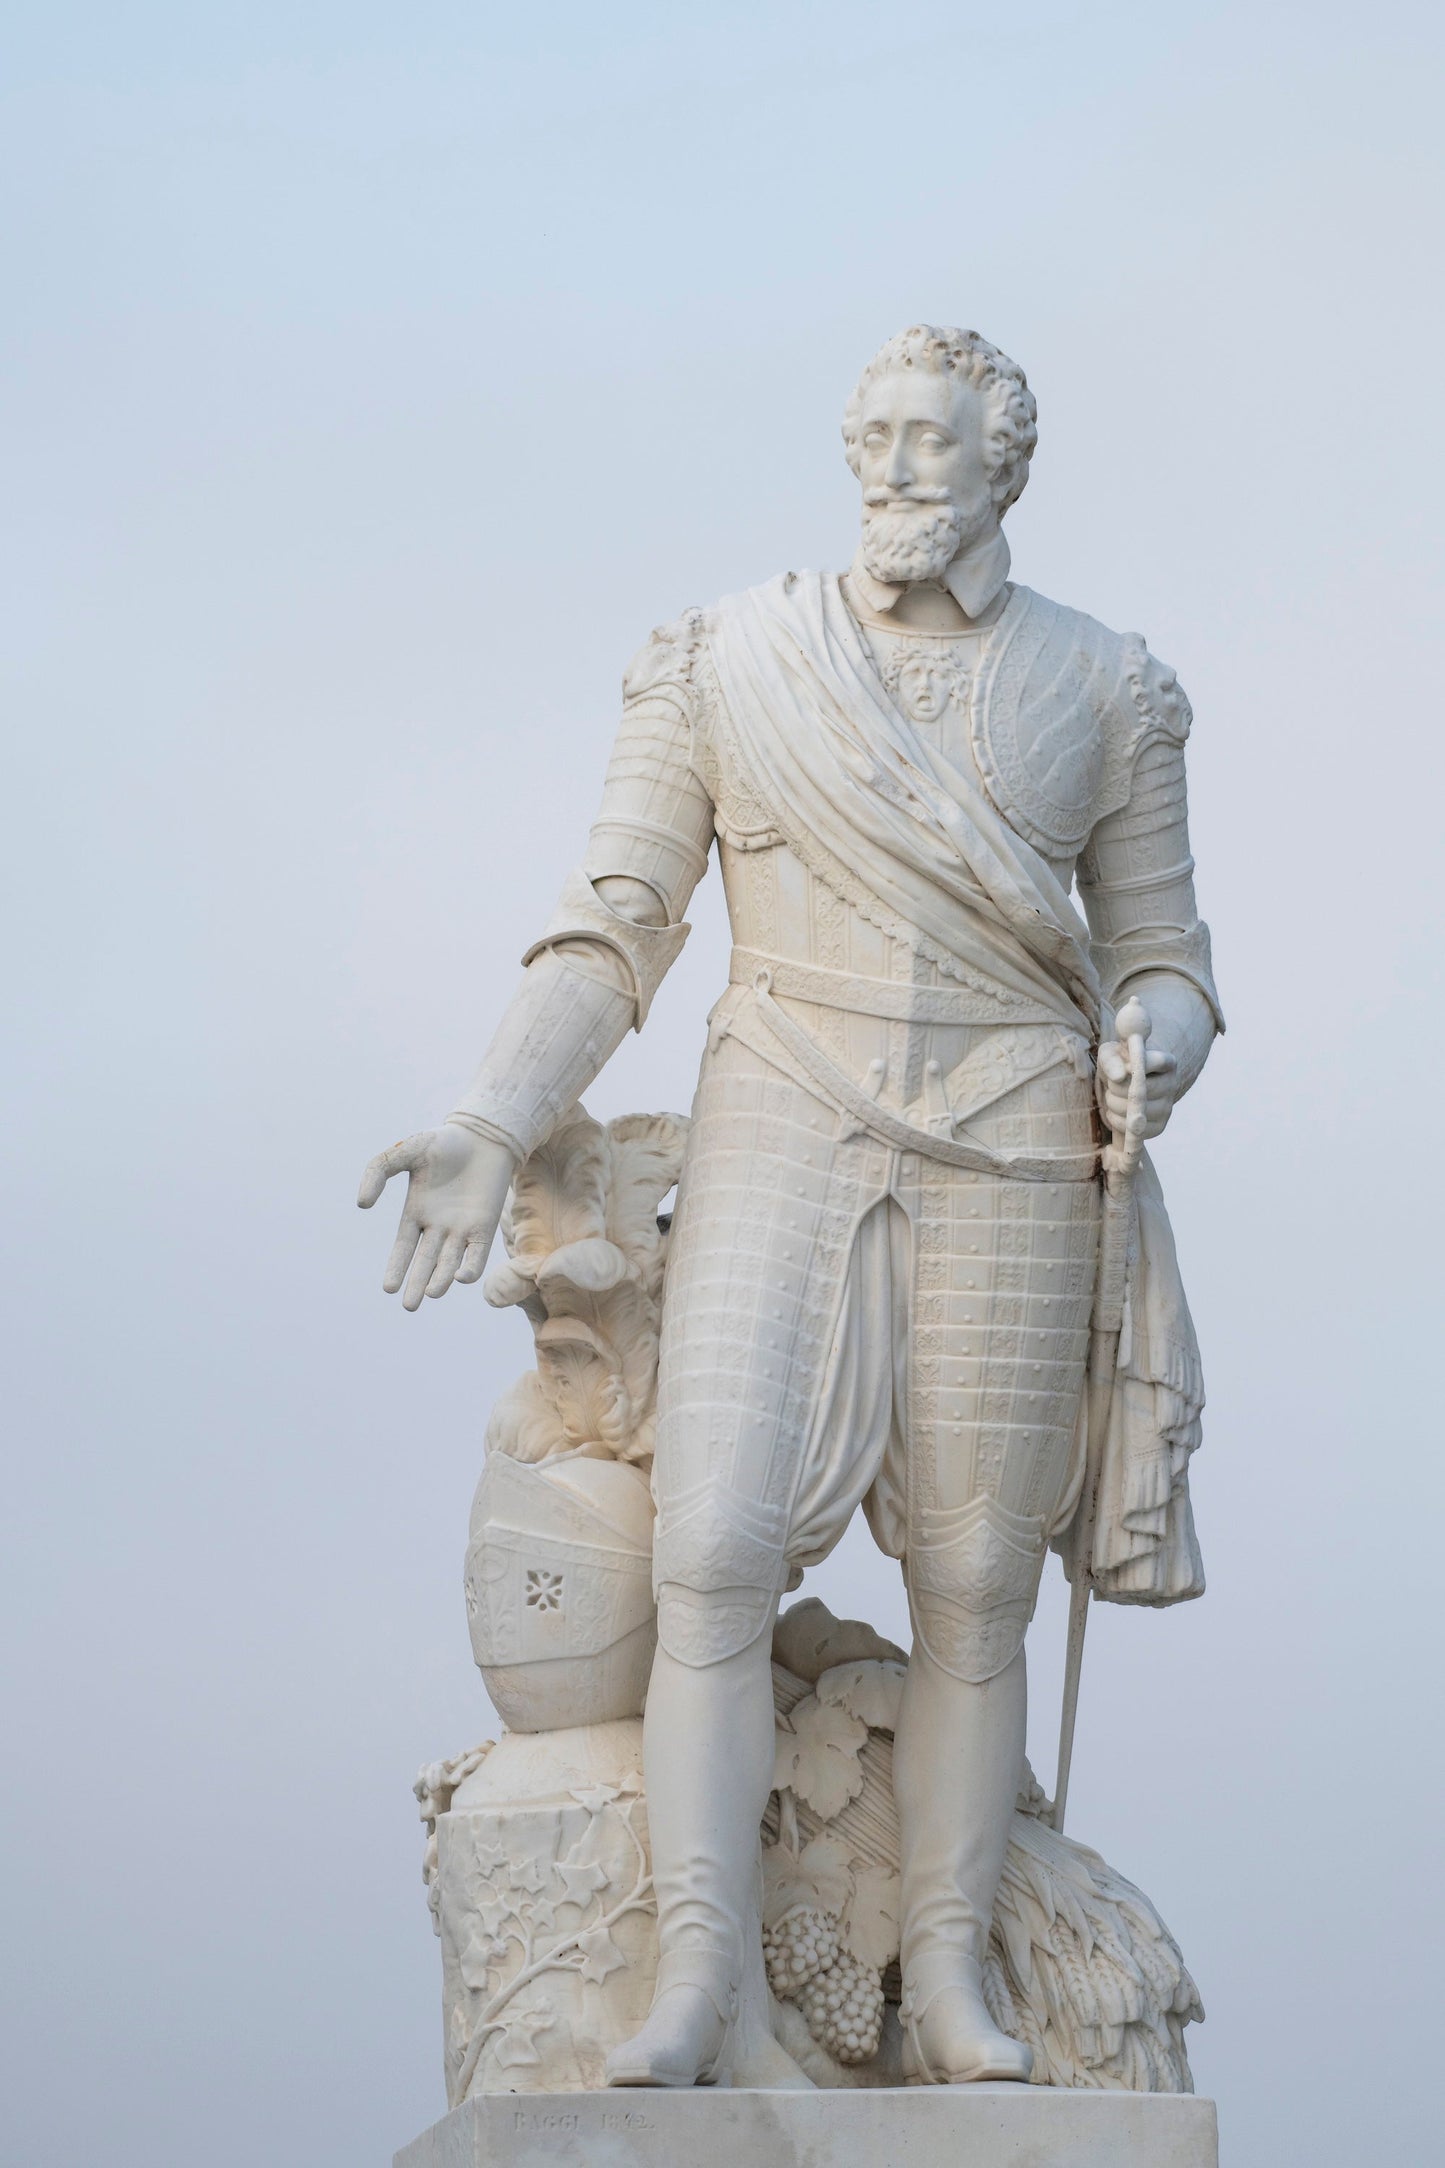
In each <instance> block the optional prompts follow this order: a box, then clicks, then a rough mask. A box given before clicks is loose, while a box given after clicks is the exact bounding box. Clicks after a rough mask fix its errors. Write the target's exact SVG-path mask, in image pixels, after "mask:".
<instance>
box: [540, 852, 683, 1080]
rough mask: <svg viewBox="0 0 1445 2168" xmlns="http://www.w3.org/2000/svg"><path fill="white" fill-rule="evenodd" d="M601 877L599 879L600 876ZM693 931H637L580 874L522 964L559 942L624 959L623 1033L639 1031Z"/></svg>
mask: <svg viewBox="0 0 1445 2168" xmlns="http://www.w3.org/2000/svg"><path fill="white" fill-rule="evenodd" d="M607 870H608V871H609V872H611V873H618V874H622V873H627V871H628V869H627V868H626V867H625V866H622V865H616V866H611V867H609V868H608V869H607ZM602 877H603V876H602V875H601V874H598V875H597V876H596V878H598V879H601V878H602ZM650 885H652V884H650V883H649V886H650ZM691 931H692V929H691V927H690V926H687V925H677V926H639V925H636V924H635V923H634V922H633V921H632V920H631V919H629V918H623V917H622V916H621V914H620V913H619V912H617V911H613V910H609V908H608V906H607V905H606V904H605V903H604V902H603V901H602V898H601V897H600V896H599V895H598V893H597V890H596V889H595V887H594V886H593V884H592V880H591V879H590V878H589V877H588V875H587V874H586V872H584V871H582V870H580V869H579V870H578V871H576V872H574V873H570V874H569V875H568V876H567V879H566V881H565V882H564V883H563V887H562V893H561V896H560V897H559V898H558V901H557V908H556V910H555V911H554V912H553V913H552V917H551V919H550V921H549V923H548V925H547V928H546V930H545V932H544V933H543V934H542V936H541V938H540V939H539V940H536V941H534V942H533V943H532V946H531V947H530V948H529V949H528V951H527V953H526V955H525V956H524V957H523V958H522V961H523V963H524V964H526V965H528V966H529V968H531V969H535V968H536V963H537V960H538V959H539V958H540V957H541V956H542V955H543V954H544V953H545V951H546V950H548V949H550V948H555V947H556V946H557V944H558V943H559V942H561V941H588V942H591V943H592V944H593V945H594V946H595V945H598V944H600V945H601V946H602V947H603V948H606V949H610V950H611V951H612V953H613V955H615V956H616V957H618V958H619V959H620V961H621V963H622V966H623V969H624V970H625V972H626V974H627V983H628V985H629V986H630V987H631V989H632V997H631V1001H630V1003H629V1006H630V1008H631V1011H632V1013H631V1014H630V1015H629V1016H628V1017H627V1020H626V1024H624V1026H623V1032H625V1030H626V1027H627V1024H631V1025H632V1026H633V1027H634V1028H635V1029H636V1030H638V1031H641V1029H642V1027H643V1025H644V1024H645V1023H646V1021H647V1012H648V1010H649V1009H650V1008H651V1006H652V997H653V995H654V994H655V993H656V992H657V989H658V987H659V986H660V985H661V984H662V981H663V978H664V977H665V976H666V974H667V972H668V970H669V969H670V968H671V966H672V965H673V963H675V962H676V960H677V956H678V953H679V951H680V950H681V948H682V944H683V942H684V941H685V940H686V939H687V937H688V935H689V933H690V932H691ZM623 1032H619V1033H618V1035H617V1037H616V1038H615V1039H614V1040H613V1042H612V1046H610V1047H609V1048H608V1049H607V1051H608V1053H609V1054H610V1053H611V1052H612V1048H613V1047H615V1046H618V1045H620V1044H621V1041H622V1037H623ZM599 1066H600V1064H599ZM589 1081H590V1079H589Z"/></svg>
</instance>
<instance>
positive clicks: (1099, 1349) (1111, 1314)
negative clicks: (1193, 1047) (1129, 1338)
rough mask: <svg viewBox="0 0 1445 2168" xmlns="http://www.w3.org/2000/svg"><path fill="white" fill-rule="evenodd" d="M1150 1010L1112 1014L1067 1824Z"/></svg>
mask: <svg viewBox="0 0 1445 2168" xmlns="http://www.w3.org/2000/svg"><path fill="white" fill-rule="evenodd" d="M1150 1028H1151V1027H1150V1023H1149V1014H1148V1011H1147V1010H1146V1009H1145V1007H1144V1005H1143V1003H1142V1002H1140V1001H1136V1000H1135V999H1134V998H1133V996H1132V995H1131V996H1130V998H1129V1000H1128V1001H1126V1002H1125V1004H1124V1006H1123V1008H1122V1009H1120V1011H1119V1013H1118V1015H1117V1016H1116V1017H1115V1019H1114V1035H1115V1038H1116V1039H1118V1040H1119V1041H1120V1042H1121V1043H1122V1044H1123V1045H1124V1046H1125V1047H1126V1048H1127V1049H1128V1056H1129V1107H1128V1112H1127V1114H1126V1116H1125V1120H1124V1128H1123V1132H1122V1134H1121V1133H1120V1132H1119V1131H1117V1130H1116V1131H1115V1132H1114V1134H1113V1136H1112V1138H1111V1140H1110V1142H1109V1143H1108V1144H1106V1145H1105V1146H1104V1150H1103V1153H1102V1155H1101V1156H1102V1160H1103V1169H1104V1199H1103V1204H1104V1211H1103V1223H1102V1225H1101V1227H1100V1230H1099V1278H1098V1282H1097V1285H1096V1286H1095V1289H1094V1314H1093V1316H1092V1318H1091V1319H1090V1321H1089V1371H1088V1391H1087V1402H1086V1414H1085V1446H1086V1452H1085V1460H1084V1485H1083V1489H1082V1491H1081V1492H1080V1495H1079V1526H1078V1533H1077V1535H1076V1537H1075V1539H1074V1573H1073V1579H1072V1580H1071V1581H1070V1583H1069V1638H1068V1644H1067V1648H1066V1651H1065V1656H1064V1704H1063V1709H1062V1711H1061V1713H1060V1717H1059V1766H1058V1774H1057V1776H1056V1777H1055V1779H1054V1804H1053V1810H1052V1813H1051V1816H1050V1820H1051V1822H1052V1825H1053V1827H1054V1828H1055V1829H1058V1830H1062V1828H1063V1826H1064V1807H1065V1805H1066V1803H1067V1800H1068V1796H1069V1768H1070V1765H1071V1764H1072V1762H1073V1758H1074V1725H1075V1722H1076V1721H1077V1718H1078V1714H1079V1680H1080V1678H1081V1676H1082V1674H1083V1669H1084V1634H1085V1632H1086V1631H1087V1628H1088V1624H1089V1598H1090V1597H1091V1596H1092V1595H1093V1593H1094V1533H1095V1529H1096V1528H1097V1526H1098V1519H1099V1484H1100V1480H1101V1478H1102V1476H1103V1472H1104V1440H1105V1438H1106V1436H1107V1435H1108V1429H1109V1411H1110V1409H1111V1407H1112V1405H1113V1400H1114V1382H1115V1377H1116V1374H1117V1371H1118V1367H1119V1334H1120V1331H1121V1329H1122V1327H1123V1323H1124V1273H1125V1268H1126V1266H1127V1264H1128V1261H1129V1223H1130V1218H1131V1216H1132V1212H1133V1204H1134V1170H1135V1168H1136V1167H1137V1166H1138V1164H1139V1155H1140V1153H1141V1152H1142V1151H1143V1149H1144V1130H1145V1128H1146V1126H1147V1123H1148V1119H1149V1113H1148V1100H1149V1080H1148V1076H1147V1074H1146V1072H1145V1067H1144V1042H1145V1041H1146V1039H1147V1038H1148V1037H1149V1032H1150Z"/></svg>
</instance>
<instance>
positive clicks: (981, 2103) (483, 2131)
mask: <svg viewBox="0 0 1445 2168" xmlns="http://www.w3.org/2000/svg"><path fill="white" fill-rule="evenodd" d="M680 2163H685V2164H686V2168H1218V2163H1219V2141H1218V2130H1217V2126H1216V2121H1215V2113H1214V2102H1213V2101H1212V2100H1198V2099H1196V2098H1194V2096H1193V2095H1192V2094H1180V2093H1116V2092H1108V2093H1103V2092H1097V2093H1096V2092H1082V2091H1080V2092H1069V2091H1064V2090H1061V2089H1060V2090H1055V2089H1054V2088H1052V2087H1048V2086H1015V2085H966V2086H941V2085H930V2086H910V2087H907V2088H905V2089H901V2090H897V2091H895V2090H885V2089H883V2088H878V2087H872V2088H868V2089H864V2090H859V2091H856V2092H854V2091H818V2092H811V2093H804V2092H797V2093H791V2092H708V2091H694V2092H633V2091H612V2092H596V2093H553V2094H551V2095H541V2094H536V2093H532V2094H527V2095H522V2094H506V2093H490V2094H487V2095H484V2096H483V2097H481V2098H479V2099H473V2100H468V2101H467V2102H465V2103H464V2105H463V2106H462V2107H460V2108H456V2109H454V2110H453V2112H452V2113H451V2114H450V2115H448V2116H446V2117H445V2118H444V2119H443V2120H442V2121H441V2122H440V2123H436V2124H434V2125H433V2126H432V2128H431V2129H430V2130H428V2131H424V2132H423V2134H422V2136H421V2137H419V2138H417V2139H415V2140H414V2141H413V2142H412V2144H410V2145H408V2146H403V2148H402V2150H401V2151H400V2152H399V2153H398V2154H397V2156H396V2160H395V2168H679V2164H680Z"/></svg>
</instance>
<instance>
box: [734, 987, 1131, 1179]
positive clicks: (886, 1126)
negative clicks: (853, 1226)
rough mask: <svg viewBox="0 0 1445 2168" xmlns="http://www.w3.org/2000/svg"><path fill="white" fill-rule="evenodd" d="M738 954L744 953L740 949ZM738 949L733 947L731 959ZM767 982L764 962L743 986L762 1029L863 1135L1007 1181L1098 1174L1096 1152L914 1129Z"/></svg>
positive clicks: (947, 1164)
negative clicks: (1036, 1149)
mask: <svg viewBox="0 0 1445 2168" xmlns="http://www.w3.org/2000/svg"><path fill="white" fill-rule="evenodd" d="M742 953H744V954H746V951H743V952H742ZM738 954H739V951H738V950H736V949H735V950H734V951H733V955H734V959H736V957H737V956H738ZM788 968H790V969H791V968H802V967H793V966H789V967H788ZM809 968H810V967H809ZM840 976H841V974H840ZM772 984H773V978H772V970H771V967H770V966H769V965H768V964H767V963H766V962H764V964H763V966H762V968H761V969H760V970H759V971H758V973H757V975H756V977H755V978H754V979H752V980H751V982H749V991H750V992H751V994H752V997H753V1000H754V1001H755V1002H756V1004H757V1007H758V1010H759V1012H760V1014H761V1016H762V1018H763V1021H764V1023H765V1024H766V1026H767V1029H768V1030H769V1031H770V1032H771V1033H772V1034H773V1036H774V1038H776V1039H777V1040H779V1041H780V1042H781V1044H782V1045H783V1046H784V1047H786V1049H787V1050H788V1052H789V1053H790V1054H791V1055H792V1056H793V1058H794V1060H795V1061H796V1062H797V1063H798V1065H799V1067H800V1068H802V1069H803V1070H804V1071H805V1072H806V1073H807V1074H808V1075H809V1076H810V1077H811V1078H812V1080H813V1082H814V1083H815V1084H816V1085H817V1087H818V1089H819V1091H820V1092H821V1093H822V1095H823V1097H824V1099H826V1100H827V1101H828V1102H829V1103H830V1104H831V1105H833V1106H835V1107H837V1108H838V1109H839V1110H840V1112H842V1113H843V1114H846V1115H848V1116H849V1117H850V1118H851V1119H852V1121H854V1122H855V1123H856V1124H857V1126H858V1128H859V1129H861V1130H863V1131H864V1132H865V1133H867V1134H868V1135H870V1136H875V1137H880V1138H882V1140H883V1142H884V1143H885V1144H891V1145H893V1146H895V1147H896V1148H897V1149H898V1150H899V1151H903V1152H917V1153H918V1154H919V1155H920V1156H921V1157H922V1158H925V1159H939V1160H942V1161H943V1163H944V1165H945V1166H949V1167H971V1168H973V1170H974V1171H975V1173H978V1174H992V1175H997V1176H1001V1177H1002V1178H1003V1179H1004V1180H1006V1181H1011V1182H1092V1181H1093V1180H1094V1178H1095V1176H1096V1175H1097V1174H1098V1171H1099V1156H1098V1154H1097V1152H1068V1153H1060V1154H1058V1156H1057V1157H1054V1156H1051V1155H1048V1154H1044V1153H1035V1154H1032V1155H1024V1154H1016V1155H1015V1154H1010V1153H1006V1152H995V1151H992V1150H991V1149H990V1148H989V1146H988V1145H986V1144H979V1143H965V1142H964V1141H963V1140H962V1139H961V1138H958V1137H947V1136H939V1135H937V1134H936V1133H935V1132H934V1131H933V1130H931V1129H915V1128H914V1126H913V1124H912V1123H911V1122H905V1121H904V1120H903V1118H902V1116H901V1115H899V1114H895V1113H893V1112H892V1110H891V1109H890V1108H888V1107H882V1106H879V1104H878V1102H877V1100H876V1099H870V1098H869V1097H868V1094H867V1093H866V1092H865V1091H862V1090H860V1089H859V1087H858V1086H857V1085H856V1084H855V1083H854V1082H853V1080H852V1078H851V1077H849V1076H847V1075H845V1074H844V1072H843V1070H841V1069H840V1068H838V1066H837V1065H836V1063H834V1062H832V1061H830V1060H829V1058H828V1056H827V1055H826V1054H825V1053H824V1052H823V1049H822V1048H821V1047H820V1046H819V1045H818V1044H817V1043H816V1041H815V1040H813V1039H810V1038H809V1037H808V1034H807V1032H806V1031H804V1030H803V1029H802V1027H801V1025H798V1024H795V1023H794V1021H793V1019H792V1017H791V1016H789V1015H788V1013H787V1011H786V1009H780V1008H779V1007H778V1004H777V1003H776V1001H774V999H773V997H772V992H771V987H772ZM800 998H801V997H800Z"/></svg>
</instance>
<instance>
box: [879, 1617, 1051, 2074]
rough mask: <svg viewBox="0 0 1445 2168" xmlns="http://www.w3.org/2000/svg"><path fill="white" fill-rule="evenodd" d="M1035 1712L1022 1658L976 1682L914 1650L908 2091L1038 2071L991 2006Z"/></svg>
mask: <svg viewBox="0 0 1445 2168" xmlns="http://www.w3.org/2000/svg"><path fill="white" fill-rule="evenodd" d="M1026 1712H1027V1683H1026V1677H1025V1672H1024V1659H1023V1653H1022V1651H1020V1652H1019V1654H1018V1655H1016V1656H1015V1657H1014V1658H1013V1660H1012V1662H1011V1663H1009V1664H1007V1665H1006V1666H1005V1667H1004V1669H1003V1670H1002V1671H1001V1672H1000V1673H998V1674H997V1675H996V1676H995V1677H993V1678H991V1679H988V1680H987V1681H984V1682H982V1683H975V1682H972V1681H969V1680H965V1679H958V1678H955V1677H952V1676H951V1675H950V1674H949V1673H948V1672H946V1671H944V1670H943V1669H942V1667H941V1666H940V1665H939V1664H937V1663H936V1662H935V1661H934V1659H933V1658H932V1657H930V1656H929V1654H928V1652H927V1650H926V1649H925V1648H923V1647H922V1646H921V1645H920V1644H919V1643H918V1642H915V1644H914V1649H913V1655H912V1657H911V1659H910V1661H909V1666H908V1680H907V1684H906V1687H905V1689H904V1698H903V1708H902V1711H901V1714H900V1717H899V1724H898V1735H897V1739H896V1742H895V1746H894V1756H893V1782H894V1794H895V1797H896V1799H897V1802H898V1820H899V1827H900V1832H901V1836H902V1855H903V1856H902V1866H903V1896H902V1904H903V1923H902V1940H903V2006H902V2010H901V2012H900V2016H901V2018H902V2023H903V2074H904V2077H905V2079H906V2081H907V2082H908V2083H910V2084H914V2085H968V2084H977V2083H979V2082H980V2081H982V2080H995V2081H997V2080H1013V2081H1016V2082H1018V2083H1020V2084H1025V2083H1027V2081H1028V2079H1029V2076H1030V2074H1031V2072H1032V2070H1033V2055H1032V2052H1031V2050H1030V2049H1029V2048H1027V2047H1026V2046H1024V2045H1023V2043H1022V2042H1021V2041H1018V2040H1012V2039H1010V2038H1009V2036H1008V2034H1007V2033H1005V2032H1002V2031H1001V2030H1000V2029H999V2027H998V2026H997V2025H996V2024H995V2023H994V2020H993V2018H992V2017H991V2016H990V2014H989V2009H988V2005H987V2003H986V2002H985V2000H984V1995H983V1965H984V1960H985V1958H986V1957H987V1954H988V1937H989V1928H990V1926H991V1924H992V1920H993V1906H994V1898H995V1897H996V1895H997V1893H998V1884H999V1876H1000V1875H1001V1874H1002V1872H1003V1861H1004V1853H1005V1851H1006V1849H1007V1846H1008V1835H1009V1827H1010V1824H1011V1822H1012V1820H1013V1813H1014V1802H1015V1800H1016V1798H1017V1795H1018V1787H1019V1779H1020V1776H1021V1774H1022V1770H1023V1758H1024V1722H1025V1716H1026Z"/></svg>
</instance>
